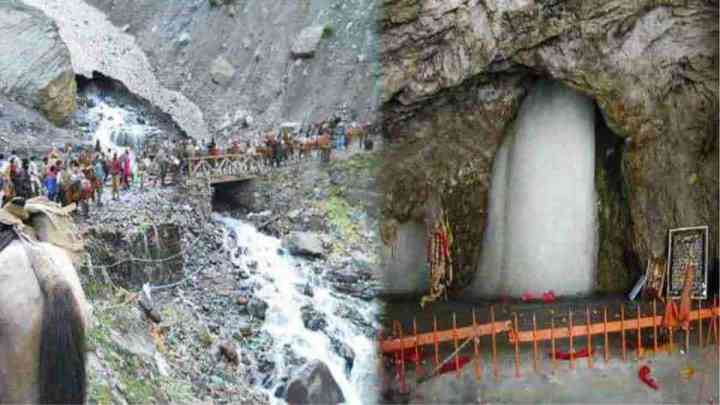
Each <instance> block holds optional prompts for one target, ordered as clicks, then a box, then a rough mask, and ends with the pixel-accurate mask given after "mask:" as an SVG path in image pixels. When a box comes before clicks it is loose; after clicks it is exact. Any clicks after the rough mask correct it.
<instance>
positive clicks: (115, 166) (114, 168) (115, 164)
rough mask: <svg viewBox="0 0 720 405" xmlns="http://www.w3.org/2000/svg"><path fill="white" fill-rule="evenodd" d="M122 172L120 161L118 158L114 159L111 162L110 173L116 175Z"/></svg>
mask: <svg viewBox="0 0 720 405" xmlns="http://www.w3.org/2000/svg"><path fill="white" fill-rule="evenodd" d="M120 172H122V165H121V164H120V161H119V160H117V159H113V161H112V163H111V164H110V174H112V175H113V176H116V175H118V174H120Z"/></svg>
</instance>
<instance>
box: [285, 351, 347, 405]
mask: <svg viewBox="0 0 720 405" xmlns="http://www.w3.org/2000/svg"><path fill="white" fill-rule="evenodd" d="M285 400H286V401H287V402H288V403H289V404H293V405H294V404H339V403H342V402H344V401H345V397H344V396H343V393H342V390H340V386H339V385H338V383H337V381H335V379H334V378H333V376H332V374H331V373H330V369H329V368H328V367H327V365H325V363H323V362H321V361H319V360H314V361H312V362H310V363H309V364H307V365H306V366H305V367H303V368H302V369H300V371H299V372H298V373H297V374H296V375H295V377H294V378H293V379H292V380H291V381H290V383H289V384H288V386H287V389H286V391H285Z"/></svg>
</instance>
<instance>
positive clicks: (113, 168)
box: [110, 153, 122, 200]
mask: <svg viewBox="0 0 720 405" xmlns="http://www.w3.org/2000/svg"><path fill="white" fill-rule="evenodd" d="M110 174H111V175H112V199H113V200H117V199H118V198H120V175H121V174H122V164H121V163H120V160H119V159H118V157H117V153H114V154H113V158H112V162H111V163H110Z"/></svg>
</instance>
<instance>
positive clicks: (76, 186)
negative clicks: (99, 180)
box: [63, 169, 96, 216]
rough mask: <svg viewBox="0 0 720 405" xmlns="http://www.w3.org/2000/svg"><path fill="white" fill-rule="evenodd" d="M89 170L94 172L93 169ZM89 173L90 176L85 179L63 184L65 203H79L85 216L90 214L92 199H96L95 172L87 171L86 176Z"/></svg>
mask: <svg viewBox="0 0 720 405" xmlns="http://www.w3.org/2000/svg"><path fill="white" fill-rule="evenodd" d="M89 172H92V169H89ZM88 175H89V177H86V178H85V179H83V180H78V181H73V182H72V183H69V184H65V185H63V195H64V196H65V197H64V199H63V205H70V204H77V205H78V206H80V207H81V209H82V212H83V215H85V216H87V215H88V214H89V211H90V201H91V200H92V201H95V186H96V184H95V182H94V181H93V179H95V174H94V173H92V174H91V173H86V176H88Z"/></svg>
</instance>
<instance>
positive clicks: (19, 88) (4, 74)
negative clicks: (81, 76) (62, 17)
mask: <svg viewBox="0 0 720 405" xmlns="http://www.w3.org/2000/svg"><path fill="white" fill-rule="evenodd" d="M0 55H2V57H0V93H2V94H5V95H6V96H7V97H9V98H12V99H14V100H16V101H17V102H19V103H21V104H23V105H25V106H26V107H30V108H35V109H37V110H39V111H41V112H42V113H43V115H45V117H47V118H48V119H49V120H51V121H52V122H54V123H55V124H60V123H62V122H63V121H65V119H66V118H67V117H68V116H69V115H70V114H72V113H73V112H74V111H75V107H76V106H75V95H76V91H77V89H76V84H75V75H74V74H73V68H72V63H71V61H70V52H69V51H68V48H67V46H66V45H65V43H64V42H63V41H62V40H61V39H60V35H58V30H57V26H56V25H55V24H54V23H53V22H52V21H51V20H50V19H49V18H47V17H46V16H45V15H44V14H43V13H42V12H40V11H39V10H36V9H34V8H32V7H28V6H26V5H24V4H22V3H20V2H17V1H4V2H0Z"/></svg>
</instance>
